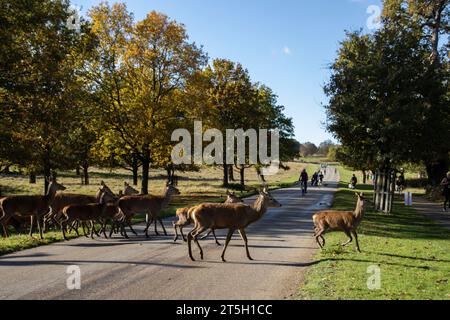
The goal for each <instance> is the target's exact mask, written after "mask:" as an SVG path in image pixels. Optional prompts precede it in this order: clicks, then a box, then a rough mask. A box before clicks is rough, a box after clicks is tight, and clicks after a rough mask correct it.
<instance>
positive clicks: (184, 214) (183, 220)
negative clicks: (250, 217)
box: [173, 190, 243, 246]
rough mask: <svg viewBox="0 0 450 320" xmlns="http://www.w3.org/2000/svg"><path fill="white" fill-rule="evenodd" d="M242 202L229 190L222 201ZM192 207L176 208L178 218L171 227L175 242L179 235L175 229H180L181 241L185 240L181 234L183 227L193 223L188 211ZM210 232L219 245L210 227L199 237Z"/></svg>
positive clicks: (190, 210) (191, 209)
mask: <svg viewBox="0 0 450 320" xmlns="http://www.w3.org/2000/svg"><path fill="white" fill-rule="evenodd" d="M242 202H243V201H242V200H241V199H240V198H239V197H237V196H236V194H235V193H234V192H230V191H228V190H227V199H226V200H225V202H224V203H242ZM194 208H195V207H190V208H180V209H178V210H177V212H176V216H177V218H178V221H176V222H175V221H174V222H173V228H174V231H175V237H174V239H173V241H174V242H177V240H178V237H179V236H178V230H177V229H180V233H181V237H182V238H183V241H184V242H187V240H186V237H185V236H184V234H183V228H184V227H186V226H188V225H190V224H192V223H193V220H192V219H191V217H190V213H191V212H192V211H193V209H194ZM211 233H212V234H213V236H214V240H215V241H216V244H217V245H218V246H220V245H221V244H220V242H219V241H218V240H217V237H216V233H215V231H214V229H211V230H210V231H209V232H208V234H206V235H205V236H204V237H202V238H201V239H202V240H203V239H205V238H207V237H208V236H209V235H210V234H211Z"/></svg>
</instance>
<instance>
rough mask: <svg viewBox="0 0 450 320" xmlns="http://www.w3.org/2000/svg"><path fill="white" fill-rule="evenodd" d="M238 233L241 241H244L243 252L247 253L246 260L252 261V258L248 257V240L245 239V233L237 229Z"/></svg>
mask: <svg viewBox="0 0 450 320" xmlns="http://www.w3.org/2000/svg"><path fill="white" fill-rule="evenodd" d="M239 233H240V234H241V238H242V240H244V244H245V251H246V253H247V258H248V259H249V260H253V259H252V257H251V256H250V251H248V239H247V233H246V232H245V230H244V229H239Z"/></svg>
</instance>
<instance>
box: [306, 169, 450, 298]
mask: <svg viewBox="0 0 450 320" xmlns="http://www.w3.org/2000/svg"><path fill="white" fill-rule="evenodd" d="M340 172H341V180H342V181H343V182H342V183H341V185H340V189H339V191H338V192H337V194H336V198H335V201H334V205H333V208H335V209H338V210H353V209H354V206H355V201H356V199H355V196H354V191H353V190H349V189H347V188H346V186H347V184H348V182H347V180H348V179H347V178H349V177H350V176H351V172H350V171H348V170H345V169H342V168H341V170H340ZM370 189H371V188H370V186H361V189H360V191H364V192H365V193H366V194H367V196H368V198H369V199H371V195H372V192H371V191H370ZM325 237H326V240H327V244H326V248H325V250H323V251H320V252H319V253H318V254H317V256H316V263H315V264H314V265H313V266H312V267H311V269H310V270H309V271H308V273H307V277H306V282H305V284H304V285H302V287H301V288H300V290H299V295H298V298H299V299H320V300H324V299H352V300H353V299H356V300H358V299H370V300H372V299H373V300H379V299H395V300H396V299H402V300H403V299H450V251H449V250H448V248H450V232H449V231H448V230H446V229H443V228H442V227H440V226H438V225H437V224H436V223H435V222H433V221H431V220H429V219H427V218H425V217H423V216H422V215H420V214H418V213H417V212H416V211H415V210H414V209H412V208H409V207H405V206H404V205H403V203H402V199H401V198H400V197H398V198H397V199H396V201H395V203H394V210H393V214H392V215H384V214H380V213H378V212H375V211H373V210H370V206H369V207H368V210H367V211H366V214H365V216H364V220H363V222H362V224H361V226H360V228H359V240H360V246H361V250H362V253H358V252H357V251H356V249H355V246H354V244H353V245H352V246H348V247H345V248H342V247H341V246H339V244H340V243H342V242H344V241H345V240H346V236H345V235H344V234H343V233H331V234H327V235H326V236H325ZM369 266H379V268H380V271H381V288H380V289H379V290H369V289H368V286H367V281H368V280H369V277H370V276H371V275H372V274H370V273H367V271H368V267H369Z"/></svg>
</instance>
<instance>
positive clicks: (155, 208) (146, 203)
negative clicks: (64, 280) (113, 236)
mask: <svg viewBox="0 0 450 320" xmlns="http://www.w3.org/2000/svg"><path fill="white" fill-rule="evenodd" d="M179 194H180V191H179V190H178V189H177V188H176V187H174V186H173V185H172V184H167V185H166V189H165V191H164V194H163V195H162V196H151V195H136V196H124V197H122V198H121V199H120V200H119V202H118V206H119V208H120V210H121V211H122V212H123V214H124V223H126V224H127V225H128V227H129V228H130V230H131V231H132V232H133V233H134V234H136V232H135V231H134V230H133V228H132V227H131V219H132V218H133V217H134V215H135V214H138V213H144V212H145V213H146V214H147V226H146V228H145V230H144V233H145V236H146V237H148V229H149V228H150V225H151V224H152V222H153V221H155V233H156V234H157V235H159V233H158V231H157V226H156V225H157V223H156V222H157V221H159V223H160V224H161V226H162V228H163V231H164V234H165V235H167V231H166V229H165V228H164V224H163V222H162V219H161V217H160V213H161V211H162V210H163V209H164V208H165V207H166V206H167V205H168V204H169V202H170V200H171V199H172V196H174V195H179ZM124 230H125V229H124V228H123V231H124ZM124 233H125V234H124V236H125V238H128V235H127V234H126V232H124Z"/></svg>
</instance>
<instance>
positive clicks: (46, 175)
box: [44, 159, 52, 194]
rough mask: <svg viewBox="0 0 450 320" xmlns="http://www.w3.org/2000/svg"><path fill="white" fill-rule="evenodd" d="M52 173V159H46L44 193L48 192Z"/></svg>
mask: <svg viewBox="0 0 450 320" xmlns="http://www.w3.org/2000/svg"><path fill="white" fill-rule="evenodd" d="M51 175H52V173H51V168H50V161H49V159H44V194H47V192H48V187H49V185H50V184H49V182H48V180H49V179H50V177H51Z"/></svg>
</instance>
